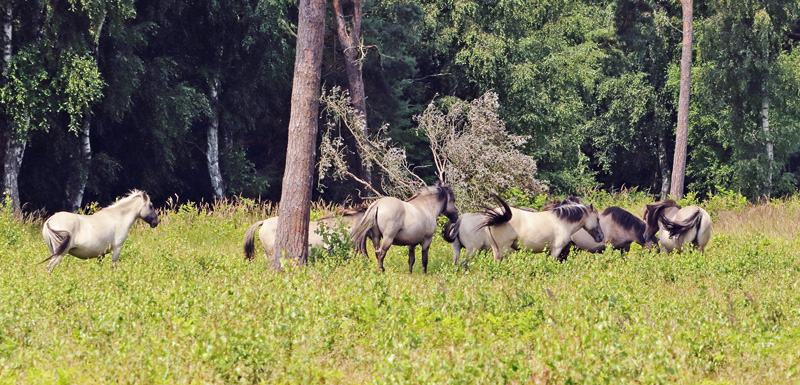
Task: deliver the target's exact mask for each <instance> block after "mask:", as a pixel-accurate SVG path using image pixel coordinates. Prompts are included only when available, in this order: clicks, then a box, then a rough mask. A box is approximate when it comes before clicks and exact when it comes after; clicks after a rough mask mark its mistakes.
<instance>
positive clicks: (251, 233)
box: [243, 221, 264, 260]
mask: <svg viewBox="0 0 800 385" xmlns="http://www.w3.org/2000/svg"><path fill="white" fill-rule="evenodd" d="M263 224H264V221H258V222H256V223H253V225H252V226H250V228H249V229H247V232H246V233H244V245H243V248H244V258H245V259H248V260H253V251H255V238H256V230H257V229H258V228H259V227H260V226H261V225H263Z"/></svg>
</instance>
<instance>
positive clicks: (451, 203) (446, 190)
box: [434, 181, 458, 222]
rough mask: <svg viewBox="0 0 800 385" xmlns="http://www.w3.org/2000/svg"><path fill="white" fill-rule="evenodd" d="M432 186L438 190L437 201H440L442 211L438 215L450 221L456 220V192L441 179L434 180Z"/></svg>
mask: <svg viewBox="0 0 800 385" xmlns="http://www.w3.org/2000/svg"><path fill="white" fill-rule="evenodd" d="M434 186H435V187H436V188H437V190H438V194H437V198H438V199H439V202H442V211H441V214H440V215H444V216H446V217H447V219H449V220H450V222H455V221H457V220H458V209H456V194H454V193H453V189H452V188H450V186H448V185H446V184H444V183H442V182H441V181H436V184H435V185H434Z"/></svg>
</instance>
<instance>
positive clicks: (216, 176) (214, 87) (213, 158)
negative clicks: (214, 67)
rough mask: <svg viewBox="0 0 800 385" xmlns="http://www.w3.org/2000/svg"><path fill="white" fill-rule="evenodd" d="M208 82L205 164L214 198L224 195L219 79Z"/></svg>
mask: <svg viewBox="0 0 800 385" xmlns="http://www.w3.org/2000/svg"><path fill="white" fill-rule="evenodd" d="M210 83H211V84H210V85H209V99H210V101H211V117H210V121H209V124H208V129H207V130H206V141H207V147H206V164H207V165H208V175H209V177H210V178H211V190H212V192H213V193H214V199H222V198H223V197H224V196H225V188H224V185H223V181H222V172H221V171H220V167H219V79H217V78H216V77H214V78H213V79H212V80H211V82H210Z"/></svg>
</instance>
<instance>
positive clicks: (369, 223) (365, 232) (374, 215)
mask: <svg viewBox="0 0 800 385" xmlns="http://www.w3.org/2000/svg"><path fill="white" fill-rule="evenodd" d="M377 223H378V201H375V202H373V203H372V204H371V205H369V207H368V208H367V211H366V212H365V213H364V216H363V217H361V219H359V220H358V221H356V223H355V224H354V225H353V229H352V230H350V239H351V240H352V241H353V245H355V248H356V252H358V253H361V254H364V255H367V236H369V233H370V230H372V228H373V227H375V224H377Z"/></svg>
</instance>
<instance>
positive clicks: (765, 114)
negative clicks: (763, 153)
mask: <svg viewBox="0 0 800 385" xmlns="http://www.w3.org/2000/svg"><path fill="white" fill-rule="evenodd" d="M765 88H766V87H765ZM761 129H762V130H763V131H764V138H765V141H766V147H767V148H766V150H767V186H766V188H767V194H766V195H767V198H769V197H770V196H771V195H772V178H773V176H772V171H773V166H774V164H775V153H774V148H773V144H772V134H771V133H770V131H769V94H768V93H767V92H766V91H764V97H763V99H761Z"/></svg>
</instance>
